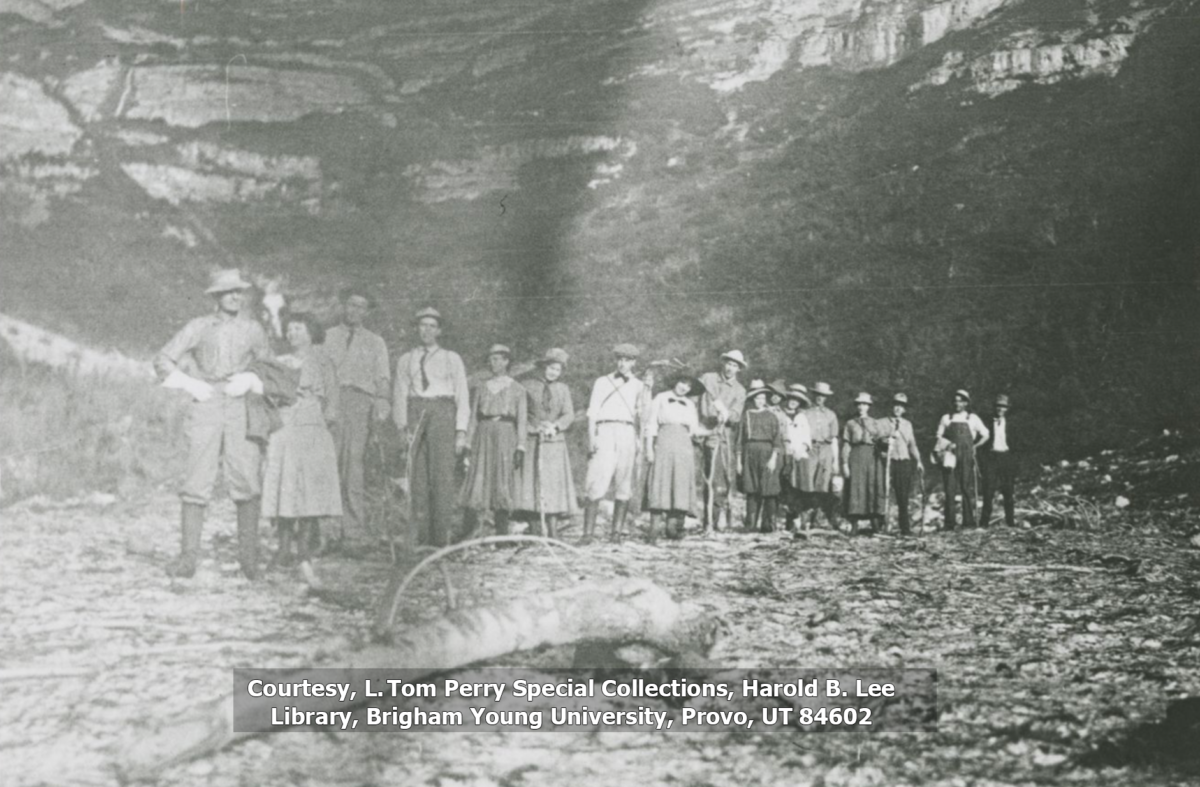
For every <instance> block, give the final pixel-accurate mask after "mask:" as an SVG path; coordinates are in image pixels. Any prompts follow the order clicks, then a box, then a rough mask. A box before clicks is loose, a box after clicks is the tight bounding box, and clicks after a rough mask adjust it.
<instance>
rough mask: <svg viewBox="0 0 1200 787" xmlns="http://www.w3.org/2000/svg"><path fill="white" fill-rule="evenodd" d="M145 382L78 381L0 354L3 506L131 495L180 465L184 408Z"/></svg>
mask: <svg viewBox="0 0 1200 787" xmlns="http://www.w3.org/2000/svg"><path fill="white" fill-rule="evenodd" d="M172 393H173V392H170V391H164V390H162V389H161V388H159V387H157V386H156V385H153V384H152V383H147V382H145V381H140V380H129V379H115V378H107V377H95V376H89V377H78V376H75V375H73V374H71V373H69V372H65V371H60V370H55V369H51V368H48V367H44V366H40V365H36V364H21V363H19V362H18V361H16V360H15V359H14V358H13V357H12V356H11V355H8V354H3V355H0V446H3V449H0V503H10V502H12V501H14V500H19V499H21V498H25V497H29V496H30V495H47V496H49V497H54V498H63V497H70V496H73V495H78V494H80V493H83V492H92V491H101V492H110V493H115V494H119V495H122V496H127V495H128V494H129V493H131V492H135V491H137V490H138V489H141V488H148V487H151V486H154V485H158V484H160V483H162V482H164V481H166V480H168V479H171V478H173V477H174V476H175V475H176V474H177V473H178V472H179V470H180V468H181V467H182V459H183V453H182V452H183V450H184V447H185V446H184V441H183V439H182V433H183V425H184V420H183V419H184V413H185V408H184V406H183V405H184V403H183V401H182V400H181V399H180V398H179V397H178V396H173V395H172Z"/></svg>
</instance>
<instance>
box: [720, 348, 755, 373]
mask: <svg viewBox="0 0 1200 787" xmlns="http://www.w3.org/2000/svg"><path fill="white" fill-rule="evenodd" d="M721 360H722V361H733V362H734V363H736V364H737V365H738V366H740V367H742V368H743V369H745V368H747V367H748V366H749V364H747V363H746V356H744V355H742V351H741V350H730V351H729V352H727V353H722V354H721Z"/></svg>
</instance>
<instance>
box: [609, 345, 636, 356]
mask: <svg viewBox="0 0 1200 787" xmlns="http://www.w3.org/2000/svg"><path fill="white" fill-rule="evenodd" d="M612 351H613V355H615V356H617V357H618V358H637V357H638V356H640V355H641V354H642V351H641V350H639V349H638V348H637V347H636V346H635V345H632V344H629V343H627V342H622V343H621V344H618V345H617V346H615V347H613V348H612Z"/></svg>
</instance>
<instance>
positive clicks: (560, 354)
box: [537, 347, 571, 366]
mask: <svg viewBox="0 0 1200 787" xmlns="http://www.w3.org/2000/svg"><path fill="white" fill-rule="evenodd" d="M570 359H571V356H570V355H568V354H567V351H566V350H564V349H562V348H560V347H551V348H550V349H549V350H546V354H545V355H543V356H542V357H541V358H540V359H538V362H537V364H538V366H545V365H546V364H551V363H561V364H562V365H563V366H566V365H567V361H569V360H570Z"/></svg>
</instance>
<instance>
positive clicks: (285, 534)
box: [271, 519, 296, 568]
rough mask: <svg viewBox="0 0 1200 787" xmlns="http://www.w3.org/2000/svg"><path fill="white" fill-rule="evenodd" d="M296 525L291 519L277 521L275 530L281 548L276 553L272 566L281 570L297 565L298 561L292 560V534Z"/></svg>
mask: <svg viewBox="0 0 1200 787" xmlns="http://www.w3.org/2000/svg"><path fill="white" fill-rule="evenodd" d="M294 529H295V525H294V523H293V522H292V520H290V519H276V520H275V530H276V533H277V534H278V536H279V548H278V549H277V550H276V551H275V557H273V558H272V559H271V564H272V565H275V566H279V567H280V568H288V567H289V566H293V565H295V563H296V561H295V560H293V559H292V532H293V530H294Z"/></svg>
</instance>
